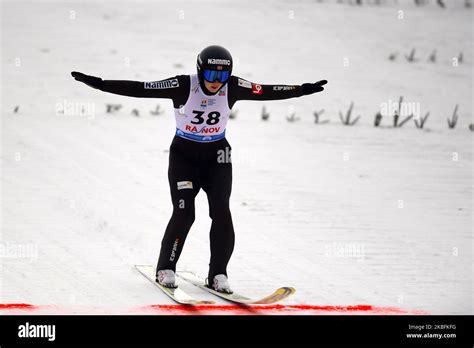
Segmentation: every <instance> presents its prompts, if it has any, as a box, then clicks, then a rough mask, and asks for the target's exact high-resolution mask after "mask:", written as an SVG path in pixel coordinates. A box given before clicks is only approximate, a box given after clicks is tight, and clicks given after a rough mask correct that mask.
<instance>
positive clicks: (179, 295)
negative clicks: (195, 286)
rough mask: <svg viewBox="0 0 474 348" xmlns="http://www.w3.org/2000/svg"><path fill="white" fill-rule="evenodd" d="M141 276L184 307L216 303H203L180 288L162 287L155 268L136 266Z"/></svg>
mask: <svg viewBox="0 0 474 348" xmlns="http://www.w3.org/2000/svg"><path fill="white" fill-rule="evenodd" d="M135 268H136V269H137V271H138V272H140V274H142V275H143V276H144V277H145V278H146V279H148V280H149V281H151V282H152V283H153V284H155V285H156V286H157V287H158V288H159V289H161V291H163V292H164V293H165V294H166V295H168V297H169V298H171V299H172V300H173V301H175V302H177V303H179V304H183V305H201V304H214V303H215V302H214V301H201V300H197V299H195V298H193V297H192V296H190V295H188V294H187V293H186V292H184V291H183V290H181V289H180V288H179V287H178V288H174V289H173V288H167V287H165V286H161V285H160V284H158V283H157V282H156V281H155V274H156V273H155V267H153V266H150V265H135Z"/></svg>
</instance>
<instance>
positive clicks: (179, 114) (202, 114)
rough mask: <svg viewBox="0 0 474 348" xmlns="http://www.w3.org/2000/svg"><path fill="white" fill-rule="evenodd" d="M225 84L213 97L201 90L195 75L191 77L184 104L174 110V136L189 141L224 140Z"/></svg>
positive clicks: (227, 113) (225, 114)
mask: <svg viewBox="0 0 474 348" xmlns="http://www.w3.org/2000/svg"><path fill="white" fill-rule="evenodd" d="M227 87H228V84H227V83H226V84H225V86H224V87H222V88H221V90H220V91H219V92H217V93H216V94H215V95H206V94H204V92H203V91H202V90H201V86H200V85H199V80H198V77H197V75H191V88H190V92H189V96H188V100H187V101H186V104H184V105H182V106H181V107H180V108H179V109H175V110H174V113H175V118H176V135H178V136H180V137H182V138H186V139H189V140H194V141H200V142H209V141H216V140H219V139H222V138H224V136H225V128H226V125H227V120H228V119H229V115H230V109H229V103H228V101H227Z"/></svg>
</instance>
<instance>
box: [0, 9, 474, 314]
mask: <svg viewBox="0 0 474 348" xmlns="http://www.w3.org/2000/svg"><path fill="white" fill-rule="evenodd" d="M1 10H2V15H1V21H2V23H1V31H2V42H1V48H2V63H1V69H2V74H1V98H2V114H1V121H2V123H1V127H2V128H1V157H2V167H1V170H2V172H1V235H0V243H1V251H2V255H1V257H0V265H1V268H0V270H1V273H0V286H1V287H0V303H4V304H5V303H30V304H35V305H53V306H54V308H55V309H51V308H50V309H49V310H46V312H48V311H51V312H55V311H62V312H66V313H76V312H81V311H82V312H90V313H97V312H105V313H127V312H129V311H131V308H138V307H140V306H146V305H150V304H157V303H171V302H170V300H169V299H168V298H167V297H166V296H165V295H164V294H162V293H161V292H160V291H158V290H157V289H156V288H155V287H154V286H153V285H152V284H150V283H148V281H147V280H146V279H144V278H143V277H142V276H140V275H139V274H138V273H137V272H136V271H134V270H133V268H132V266H133V265H134V264H154V263H155V262H156V260H157V257H158V252H159V247H160V243H161V238H162V235H163V233H164V230H165V227H166V224H167V223H168V219H169V217H170V216H171V208H172V206H171V200H170V197H169V188H168V182H167V165H168V148H169V144H170V142H171V140H172V138H173V135H174V116H173V109H172V103H171V101H169V100H157V99H136V98H127V97H122V96H116V95H112V94H106V93H103V92H100V91H98V90H94V89H91V88H89V87H87V86H85V85H83V84H80V83H78V82H76V81H74V80H73V79H72V78H71V76H70V72H71V71H73V70H77V71H81V72H84V73H86V74H90V75H95V76H100V77H102V78H104V79H123V80H139V81H154V80H159V79H162V78H166V77H170V76H174V75H177V74H191V73H194V72H195V59H196V55H197V53H198V52H199V51H200V50H201V49H202V48H203V47H205V46H207V45H210V44H220V45H223V46H225V47H226V48H228V49H229V50H230V51H231V52H232V53H233V55H234V57H235V68H234V74H235V75H237V76H240V77H243V78H246V79H248V80H251V81H253V82H258V83H282V84H301V83H304V82H315V81H318V80H321V79H327V80H328V81H329V83H328V85H327V88H326V91H324V92H323V93H320V94H315V95H311V96H306V97H302V98H298V99H290V100H285V101H277V102H238V103H237V104H236V106H235V109H236V110H238V114H237V118H236V119H235V120H231V121H230V122H229V124H228V129H227V138H228V140H229V142H230V143H231V145H232V147H233V163H234V183H233V195H232V198H231V209H232V213H233V220H234V227H235V231H236V247H235V251H234V255H233V258H232V260H231V262H230V265H229V269H228V270H229V276H230V281H231V285H232V287H233V288H234V290H235V291H237V292H242V293H244V294H247V295H249V296H253V297H258V296H261V295H266V294H267V293H269V292H270V291H272V290H273V289H274V288H275V287H278V286H285V285H287V286H294V287H296V288H297V293H296V294H295V295H294V296H293V297H292V298H291V299H289V300H287V301H286V302H285V303H287V304H311V305H355V304H370V305H373V306H380V307H397V308H401V309H403V310H406V311H411V310H421V311H425V312H428V313H434V314H441V313H445V314H461V313H462V314H466V313H472V297H473V296H472V279H473V271H472V264H473V262H472V245H473V242H472V232H473V191H472V183H473V157H472V155H473V150H472V145H473V141H472V139H473V134H474V133H473V132H471V131H470V130H469V129H468V126H469V124H470V123H473V119H472V113H473V107H472V100H473V98H472V92H473V90H472V81H473V69H472V64H473V55H472V53H473V40H472V39H473V27H472V26H473V12H472V9H471V10H468V9H465V8H464V7H463V1H453V2H449V3H448V8H447V9H444V10H443V9H440V8H438V7H437V6H436V5H435V4H431V5H428V6H425V7H423V8H416V7H415V6H414V5H413V2H412V1H408V0H407V1H402V0H400V1H398V3H395V2H392V1H388V2H387V4H386V5H384V6H379V7H376V6H367V5H365V6H362V7H357V6H349V5H341V4H337V3H336V2H335V1H326V2H325V3H318V2H315V1H298V2H296V1H269V0H266V1H258V2H256V1H239V2H238V3H237V2H229V1H192V2H183V1H163V2H162V1H102V2H98V1H67V2H59V1H18V2H17V1H2V2H1ZM400 11H403V12H400ZM401 14H402V16H403V18H402V19H400V15H401ZM412 48H416V56H417V57H418V58H419V59H420V60H419V61H418V62H415V63H409V62H407V61H406V59H405V58H404V55H405V54H409V52H410V50H411V49H412ZM434 49H436V50H437V62H436V63H435V64H433V63H429V62H427V58H428V56H429V54H430V53H431V52H432V51H433V50H434ZM461 51H462V52H463V55H464V62H463V64H460V65H459V66H453V57H457V56H458V54H459V52H461ZM394 52H398V56H397V58H396V59H395V61H390V60H389V59H388V56H389V55H390V54H391V53H394ZM401 95H403V97H404V101H406V102H410V103H415V105H418V106H419V107H420V112H421V115H422V116H423V115H424V114H425V113H426V112H428V111H429V112H430V117H429V119H428V121H427V123H426V125H425V129H423V130H420V129H417V128H416V127H415V125H414V123H413V121H410V122H408V123H407V124H406V125H404V126H403V127H402V128H398V129H394V128H392V127H390V126H391V123H392V120H391V117H389V116H385V117H384V118H383V120H382V126H383V127H379V128H375V127H374V126H373V120H374V115H375V113H376V112H378V111H380V110H381V105H387V104H388V103H396V102H398V98H399V96H401ZM351 101H353V102H354V103H355V107H354V113H355V115H354V116H357V115H361V120H360V121H359V122H358V123H357V124H356V125H355V126H352V127H348V126H343V125H342V124H341V122H340V121H339V117H338V112H339V111H342V112H345V111H346V110H347V108H348V106H349V104H350V103H351ZM68 103H72V104H68ZM80 103H85V104H86V105H87V106H90V107H93V110H92V111H93V114H92V115H81V113H80V112H76V113H74V112H73V113H72V114H69V115H64V114H63V113H61V111H59V112H58V110H61V106H64V105H66V106H67V105H79V104H80ZM108 103H109V104H122V105H123V107H122V109H121V110H120V111H119V112H117V113H115V114H107V113H106V112H105V110H106V106H105V105H106V104H108ZM156 104H160V106H161V108H162V109H164V111H165V112H164V114H162V115H159V116H152V115H150V113H149V111H150V110H153V109H154V108H155V106H156ZM456 104H459V111H458V113H459V121H458V125H457V126H456V128H455V129H448V127H447V122H446V118H447V117H450V116H451V114H452V111H453V109H454V106H455V105H456ZM16 106H19V109H18V112H16V113H15V112H14V109H15V107H16ZM263 106H265V107H266V109H267V111H268V112H270V114H271V116H270V119H269V121H267V122H263V121H261V118H260V113H261V108H262V107H263ZM133 109H137V110H138V111H139V113H140V117H135V116H133V115H132V114H131V111H132V110H133ZM292 109H294V111H295V112H296V116H297V117H300V118H301V120H300V121H298V122H294V123H289V122H287V121H286V116H287V115H288V113H289V112H291V110H292ZM319 109H325V112H324V114H323V115H322V118H323V119H330V123H329V124H323V125H316V124H314V117H313V115H312V114H313V111H316V110H319ZM69 111H70V110H69ZM196 207H197V219H196V222H195V224H194V225H193V227H192V229H191V232H190V234H189V236H188V239H187V242H186V246H185V249H184V251H183V254H182V257H181V259H180V261H179V264H178V265H179V267H180V268H181V269H188V270H193V271H196V272H198V273H200V274H203V275H205V274H206V273H207V264H208V260H209V241H208V233H209V228H210V219H209V217H208V205H207V198H206V196H205V194H204V192H201V193H200V194H199V196H198V197H197V201H196ZM26 247H30V248H31V250H30V251H29V253H27V254H26V255H19V254H18V253H17V254H15V250H17V251H18V248H26ZM183 287H184V289H185V290H188V291H189V292H190V293H191V294H193V295H195V296H198V297H201V298H209V299H211V298H212V297H210V296H208V295H207V294H204V293H203V292H202V291H200V290H199V289H197V288H193V287H192V286H188V285H183ZM43 312H44V311H43Z"/></svg>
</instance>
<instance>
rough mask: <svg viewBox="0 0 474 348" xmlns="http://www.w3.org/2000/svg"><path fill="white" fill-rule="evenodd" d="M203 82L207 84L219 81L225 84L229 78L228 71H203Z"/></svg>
mask: <svg viewBox="0 0 474 348" xmlns="http://www.w3.org/2000/svg"><path fill="white" fill-rule="evenodd" d="M203 76H204V80H206V81H209V82H215V81H219V82H221V83H224V82H227V80H228V79H229V76H230V71H227V70H210V69H204V74H203Z"/></svg>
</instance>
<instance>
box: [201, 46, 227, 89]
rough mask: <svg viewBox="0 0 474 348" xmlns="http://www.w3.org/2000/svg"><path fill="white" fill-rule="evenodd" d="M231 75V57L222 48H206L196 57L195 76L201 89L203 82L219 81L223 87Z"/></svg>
mask: <svg viewBox="0 0 474 348" xmlns="http://www.w3.org/2000/svg"><path fill="white" fill-rule="evenodd" d="M231 73H232V56H231V54H230V52H229V51H227V50H226V49H225V48H224V47H221V46H217V45H213V46H209V47H206V48H205V49H203V50H202V51H201V53H199V54H198V56H197V74H198V78H199V83H200V84H201V87H202V88H203V89H205V87H204V80H207V81H209V82H214V81H219V82H221V83H223V85H225V84H226V83H227V81H228V80H229V78H230V74H231Z"/></svg>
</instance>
